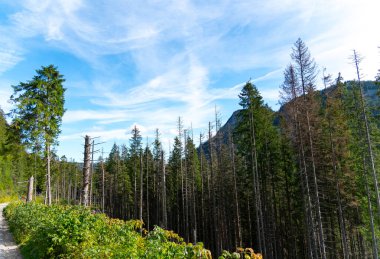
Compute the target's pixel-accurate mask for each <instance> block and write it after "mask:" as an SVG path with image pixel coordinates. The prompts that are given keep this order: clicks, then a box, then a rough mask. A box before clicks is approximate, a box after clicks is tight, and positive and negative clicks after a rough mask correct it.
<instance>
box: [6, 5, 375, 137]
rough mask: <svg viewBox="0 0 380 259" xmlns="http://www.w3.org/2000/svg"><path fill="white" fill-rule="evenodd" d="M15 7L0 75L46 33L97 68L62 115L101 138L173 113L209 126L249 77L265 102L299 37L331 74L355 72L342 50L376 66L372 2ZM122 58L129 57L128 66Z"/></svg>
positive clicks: (157, 122) (50, 41) (52, 44)
mask: <svg viewBox="0 0 380 259" xmlns="http://www.w3.org/2000/svg"><path fill="white" fill-rule="evenodd" d="M19 5H20V6H22V8H21V9H19V10H18V11H17V12H15V13H13V14H11V15H10V16H9V17H10V18H9V20H8V22H7V23H6V24H4V25H0V32H1V34H2V36H3V37H2V38H1V39H0V44H1V47H0V74H1V73H2V72H5V71H8V70H10V69H11V68H12V67H14V66H15V65H16V64H17V63H18V62H20V61H21V60H22V59H23V58H24V57H25V54H27V53H28V51H33V49H30V48H31V47H30V46H28V45H27V43H26V42H27V41H25V40H26V39H30V38H32V39H35V38H38V37H42V38H43V39H44V41H43V42H40V41H38V43H35V44H36V45H38V44H40V45H38V47H41V46H47V47H48V48H58V49H60V50H62V51H64V52H68V53H70V54H73V55H75V56H76V57H78V58H79V59H82V60H84V61H86V62H88V63H89V64H90V65H91V66H92V67H93V68H94V69H95V71H96V73H94V74H96V75H97V76H94V77H92V78H90V79H89V80H88V81H89V82H86V81H85V80H84V81H83V82H78V83H77V84H74V86H75V89H76V91H72V92H71V93H72V95H73V96H75V97H78V96H85V97H87V98H88V101H90V102H91V105H90V107H88V108H86V109H84V110H83V109H80V108H77V109H69V110H68V111H67V113H66V114H65V116H64V118H63V122H64V124H65V125H68V126H70V125H76V123H78V122H80V121H82V120H86V122H87V123H88V124H89V125H92V126H93V125H95V126H97V127H99V128H98V129H97V130H91V127H89V129H88V130H89V132H90V133H93V134H97V133H99V134H104V136H108V137H105V138H111V136H121V137H120V138H124V137H125V136H124V133H122V132H121V129H114V128H113V127H116V126H114V125H113V124H117V125H119V124H120V123H121V122H123V123H125V124H126V128H127V127H129V126H130V125H133V123H138V124H139V125H141V126H143V127H144V128H145V129H146V132H147V134H150V133H149V132H153V131H154V128H155V127H158V128H160V129H161V130H162V131H163V132H173V131H174V132H175V123H176V122H175V121H176V118H177V117H178V116H182V117H183V118H184V120H185V123H186V125H190V124H191V123H192V124H193V127H194V128H202V127H206V126H207V121H208V120H209V119H210V118H213V113H214V104H215V103H216V102H219V101H221V100H223V99H236V98H237V94H238V93H239V91H240V89H241V87H242V85H243V84H244V82H245V81H246V80H248V79H249V76H251V77H252V78H253V79H252V81H253V82H254V83H255V84H256V85H257V87H258V88H259V90H260V91H261V93H262V95H263V96H264V99H265V100H266V101H268V100H269V101H274V100H276V99H277V98H278V86H279V85H280V84H281V81H282V79H281V78H282V70H283V68H284V67H285V66H286V65H287V64H288V63H289V62H290V55H289V54H290V52H291V47H292V43H293V42H295V41H296V39H297V38H298V37H301V38H302V39H303V40H304V41H305V42H306V44H307V45H308V46H309V49H310V50H311V53H312V55H313V56H314V57H315V58H316V61H317V62H318V64H319V66H320V68H322V67H327V70H328V72H329V73H332V74H333V75H336V74H337V73H338V72H339V71H340V72H342V73H343V76H344V77H345V79H351V78H353V76H354V71H353V68H352V65H350V64H349V61H348V56H349V55H350V54H351V51H352V49H354V48H355V49H357V50H358V51H359V52H360V53H361V54H362V55H363V56H364V57H365V59H364V60H363V63H362V68H363V74H364V75H365V78H366V79H372V78H373V76H374V75H375V73H376V71H377V69H378V68H379V67H380V65H379V53H378V49H377V46H379V45H380V34H379V33H376V31H377V30H378V28H377V27H378V26H377V24H378V23H377V22H376V21H378V10H379V8H380V2H379V1H378V0H363V1H354V0H335V1H328V0H316V1H301V0H284V1H281V2H279V1H277V0H268V1H259V0H254V1H251V0H242V1H230V0H220V1H190V0H183V1H173V0H168V1H147V2H145V1H143V2H141V1H123V0H115V1H108V2H96V4H95V3H94V2H93V1H89V0H87V1H86V0H59V1H53V0H47V1H42V2H41V1H37V0H27V1H19ZM110 56H118V57H120V60H119V61H118V62H120V66H121V67H122V69H126V70H127V69H130V67H132V69H133V77H134V82H137V83H130V82H129V78H125V77H124V78H123V77H122V76H120V74H118V73H116V72H114V71H112V69H110V67H113V66H116V65H118V64H116V65H115V64H114V63H111V62H110V61H107V58H108V57H110ZM124 57H126V58H125V60H124ZM112 62H115V61H114V60H113V59H112ZM124 62H125V63H127V62H130V63H129V64H128V65H127V66H125V68H124V65H125V63H124ZM241 71H246V73H242V72H241ZM258 71H259V72H258ZM268 71H269V72H268ZM224 73H226V74H234V73H236V74H239V73H240V74H239V75H242V76H244V77H245V76H247V75H249V76H248V78H239V77H236V78H235V79H234V80H235V84H236V85H235V86H232V87H220V86H219V85H218V84H219V82H214V81H213V80H214V75H215V74H224ZM239 82H241V83H239ZM67 83H68V84H69V82H67ZM86 84H88V85H86ZM233 84H234V83H232V85H233ZM223 85H224V86H225V84H223ZM0 105H3V104H0ZM226 116H229V114H226ZM117 130H120V131H117ZM81 132H83V131H81ZM106 132H111V133H109V134H108V135H107V133H106ZM73 136H74V135H72V137H73ZM66 137H69V135H66ZM125 138H127V137H125Z"/></svg>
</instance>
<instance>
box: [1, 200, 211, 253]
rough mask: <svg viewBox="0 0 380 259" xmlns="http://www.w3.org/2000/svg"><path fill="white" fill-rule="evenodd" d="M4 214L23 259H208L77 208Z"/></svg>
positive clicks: (176, 242) (177, 241) (15, 207)
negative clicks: (19, 246)
mask: <svg viewBox="0 0 380 259" xmlns="http://www.w3.org/2000/svg"><path fill="white" fill-rule="evenodd" d="M4 212H5V217H6V218H7V220H8V223H9V226H10V230H11V231H12V233H13V235H14V238H15V240H16V242H18V243H19V244H20V245H21V252H22V254H23V255H24V258H211V255H210V252H209V251H208V250H206V249H204V248H203V244H202V243H199V244H197V245H192V244H187V243H185V242H183V240H182V238H180V237H179V236H178V235H177V234H175V233H173V232H172V231H167V230H164V229H162V228H160V227H155V229H154V230H153V231H151V232H149V233H146V231H145V230H143V229H142V225H143V223H142V222H141V221H139V220H132V221H123V220H118V219H110V218H108V217H106V216H105V215H104V214H92V213H91V211H90V210H89V209H86V208H83V207H80V206H59V205H54V206H50V207H48V206H45V205H42V204H38V203H27V204H23V203H20V202H17V203H11V204H9V205H8V206H7V207H6V208H5V209H4ZM141 233H145V234H144V235H143V236H142V234H141Z"/></svg>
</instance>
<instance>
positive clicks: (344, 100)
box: [0, 39, 380, 259]
mask: <svg viewBox="0 0 380 259" xmlns="http://www.w3.org/2000/svg"><path fill="white" fill-rule="evenodd" d="M349 54H350V53H348V55H349ZM360 61H361V58H360V55H359V54H358V53H357V52H356V51H354V52H353V56H352V71H353V74H352V75H341V74H338V75H330V74H328V73H327V71H328V70H327V69H321V67H320V66H319V65H318V66H317V64H316V62H315V60H314V58H313V57H312V56H311V52H310V51H309V49H308V47H307V46H306V44H305V43H304V42H303V41H302V40H301V39H298V40H297V41H296V42H295V43H294V45H293V47H292V49H291V50H290V60H289V65H287V66H286V68H285V70H284V71H283V75H284V77H283V83H282V84H281V86H279V88H280V89H279V92H280V96H281V100H280V103H281V108H280V109H279V110H278V111H273V110H272V109H271V108H270V107H269V106H268V105H267V104H265V102H264V100H263V97H262V96H261V94H260V92H259V91H258V89H257V87H256V86H255V84H254V83H255V82H252V81H251V80H249V81H247V82H246V84H245V85H244V86H243V88H242V90H241V91H240V94H239V95H238V96H237V97H236V98H238V99H239V105H240V109H239V110H237V111H236V112H234V113H233V114H232V116H231V118H230V119H229V120H228V121H227V122H226V123H225V124H224V125H223V126H222V123H221V120H220V114H218V113H217V112H215V118H210V122H209V125H208V129H207V130H206V131H205V132H207V133H205V134H200V135H198V136H195V135H194V133H193V130H192V128H191V127H188V126H186V125H183V122H182V118H181V117H178V120H177V125H176V128H177V136H176V137H175V138H174V140H173V142H172V143H173V144H172V146H171V147H170V150H169V151H165V150H164V148H163V145H162V142H161V135H160V130H159V129H157V130H156V133H155V139H154V141H153V142H149V140H146V141H145V138H144V136H142V135H141V133H140V130H139V128H138V127H136V126H135V127H134V128H133V129H132V131H131V133H130V136H131V137H130V140H129V143H124V144H116V143H115V144H114V145H113V148H112V150H111V152H110V153H109V154H104V153H103V152H101V153H95V152H94V151H95V150H97V149H99V150H101V146H100V145H96V144H97V143H96V140H95V139H94V138H91V137H94V136H86V142H85V143H84V144H85V145H84V153H85V155H84V161H81V162H79V163H78V162H74V161H69V160H68V159H67V158H66V157H65V156H63V157H58V156H57V155H56V152H55V150H54V147H55V146H56V145H57V144H58V143H57V136H58V135H59V133H60V129H59V126H60V124H61V118H62V116H63V114H64V112H65V109H64V92H65V89H64V88H63V86H62V83H63V82H64V78H63V75H61V74H60V73H59V72H58V70H57V68H56V67H54V66H49V67H42V69H41V70H37V76H35V77H34V78H33V80H31V81H28V82H26V83H20V84H19V85H17V86H14V87H13V88H14V94H13V95H12V96H11V98H10V99H11V100H12V101H13V103H14V105H15V108H14V109H13V110H12V111H11V113H10V114H9V115H8V116H9V123H8V122H7V120H6V118H7V115H6V114H4V113H3V112H1V114H0V115H1V116H0V177H1V181H0V197H5V196H19V197H20V196H25V195H26V191H27V181H28V179H29V178H30V177H31V176H33V177H34V178H35V184H34V194H35V195H34V196H37V197H39V196H40V197H45V198H44V201H45V203H46V204H49V205H50V204H53V203H57V204H68V205H77V204H82V205H84V206H88V207H90V208H92V209H93V210H94V211H96V212H103V213H105V214H106V215H108V216H110V217H111V218H117V219H123V220H131V219H140V220H142V221H143V222H144V228H145V229H147V230H153V229H154V228H155V226H160V227H161V228H163V229H168V230H172V231H174V232H175V233H178V234H179V235H180V236H181V237H183V239H184V240H185V241H186V242H189V243H193V244H196V243H198V242H202V243H203V244H204V247H205V248H207V249H209V250H210V251H211V252H212V254H213V255H220V254H222V252H223V251H224V250H228V251H236V249H237V248H246V247H251V248H252V249H253V250H254V251H255V252H258V253H261V254H262V255H263V258H323V259H325V258H344V259H346V258H378V255H379V253H380V250H379V249H380V244H379V243H380V195H379V183H378V178H379V176H380V174H379V171H380V166H379V165H380V128H379V127H380V120H379V115H380V107H379V104H380V101H379V95H380V90H379V89H380V70H379V73H378V74H377V76H376V78H374V80H371V81H364V80H363V79H362V75H361V73H360V69H361V63H360ZM321 74H322V75H321ZM343 76H345V77H347V78H356V79H355V80H347V81H345V80H344V78H343ZM320 78H322V79H320ZM41 82H42V83H41ZM43 82H48V83H47V84H44V83H43ZM317 85H322V86H323V87H322V89H319V90H318V89H317ZM43 87H46V88H49V89H50V90H46V89H43ZM319 88H320V87H319ZM42 93H43V94H42ZM41 95H42V96H44V97H43V98H41V97H40V96H41ZM28 102H29V103H28ZM49 107H50V108H49ZM99 154H100V155H99ZM68 155H69V154H68ZM94 156H96V157H94Z"/></svg>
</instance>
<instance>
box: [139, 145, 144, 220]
mask: <svg viewBox="0 0 380 259" xmlns="http://www.w3.org/2000/svg"><path fill="white" fill-rule="evenodd" d="M142 167H143V160H142V151H140V213H139V219H140V220H143V168H142Z"/></svg>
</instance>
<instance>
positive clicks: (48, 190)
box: [45, 144, 51, 206]
mask: <svg viewBox="0 0 380 259" xmlns="http://www.w3.org/2000/svg"><path fill="white" fill-rule="evenodd" d="M46 168H47V170H46V171H47V172H46V198H45V204H47V205H49V206H51V179H50V178H51V177H50V145H49V144H46Z"/></svg>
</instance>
